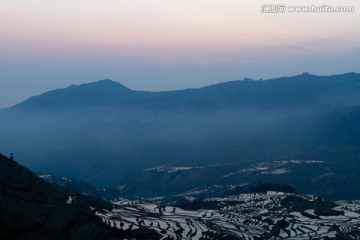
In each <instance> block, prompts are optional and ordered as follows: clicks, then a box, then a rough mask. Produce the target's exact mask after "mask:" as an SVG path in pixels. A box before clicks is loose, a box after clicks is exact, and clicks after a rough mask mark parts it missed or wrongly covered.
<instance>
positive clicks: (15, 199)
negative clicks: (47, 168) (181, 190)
mask: <svg viewBox="0 0 360 240" xmlns="http://www.w3.org/2000/svg"><path fill="white" fill-rule="evenodd" d="M111 209H112V205H111V204H110V203H108V202H105V201H103V200H100V199H96V198H91V197H88V196H85V195H82V194H79V193H76V192H72V191H69V190H66V189H64V188H62V187H59V186H57V185H55V184H51V183H47V182H45V181H43V180H42V179H40V178H38V177H37V176H36V175H35V174H34V173H32V172H30V171H29V170H27V169H26V168H24V167H22V166H21V165H19V164H17V163H16V162H15V161H13V160H10V159H8V158H6V157H4V156H3V155H1V154H0V239H37V240H42V239H44V240H48V239H79V240H80V239H84V240H88V239H125V238H129V239H132V238H134V237H135V238H136V239H148V238H147V237H148V236H150V237H151V236H154V237H157V234H156V233H154V232H152V231H151V230H144V229H143V230H141V231H134V232H132V233H130V232H128V233H127V232H125V231H117V230H114V229H112V228H110V227H108V226H106V225H105V224H104V223H103V222H102V221H101V219H100V218H99V217H98V216H96V215H95V212H96V211H100V212H103V211H104V210H111ZM142 231H145V232H142Z"/></svg>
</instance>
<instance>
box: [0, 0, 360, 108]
mask: <svg viewBox="0 0 360 240" xmlns="http://www.w3.org/2000/svg"><path fill="white" fill-rule="evenodd" d="M270 3H271V4H286V5H287V6H290V5H291V6H293V5H295V6H300V5H305V6H311V5H316V6H321V5H324V4H326V5H330V6H354V9H355V12H352V13H329V12H327V13H324V12H323V13H305V12H299V13H290V12H285V13H262V12H261V9H262V5H264V4H270ZM305 71H306V72H310V73H313V74H319V75H329V74H338V73H344V72H359V71H360V1H358V0H345V1H344V0H333V1H321V0H316V1H310V0H307V1H304V0H287V1H286V0H282V1H281V0H274V1H268V0H195V1H194V0H151V1H150V0H102V1H99V0H76V1H74V0H62V1H59V0H56V1H55V0H31V1H29V0H0V108H2V107H8V106H11V105H13V104H16V103H18V102H20V101H22V100H25V99H26V98H28V97H30V96H32V95H37V94H40V93H42V92H44V91H48V90H52V89H55V88H63V87H67V86H68V85H71V84H80V83H85V82H92V81H96V80H100V79H105V78H110V79H113V80H116V81H119V82H121V83H122V84H124V85H126V86H127V87H129V88H132V89H138V90H151V91H158V90H172V89H182V88H189V87H201V86H205V85H209V84H214V83H218V82H224V81H230V80H234V79H242V78H244V77H250V78H254V79H259V78H264V79H267V78H272V77H280V76H289V75H296V74H299V73H302V72H305Z"/></svg>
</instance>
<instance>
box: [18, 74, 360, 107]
mask: <svg viewBox="0 0 360 240" xmlns="http://www.w3.org/2000/svg"><path fill="white" fill-rule="evenodd" d="M359 94H360V74H357V73H347V74H342V75H333V76H315V75H311V74H307V73H305V74H301V75H298V76H294V77H283V78H276V79H270V80H266V81H254V80H250V79H245V80H241V81H240V80H238V81H232V82H225V83H219V84H215V85H212V86H208V87H203V88H198V89H185V90H178V91H165V92H145V91H134V90H130V89H128V88H126V87H125V86H123V85H121V84H120V83H118V82H115V81H111V80H101V81H98V82H94V83H88V84H83V85H79V86H74V85H73V86H70V87H68V88H65V89H58V90H54V91H50V92H47V93H44V94H42V95H39V96H35V97H31V98H29V99H28V100H26V101H24V102H22V103H20V104H18V105H16V106H14V108H17V109H19V108H21V109H27V108H48V109H51V108H64V107H78V106H116V107H126V108H140V109H153V110H178V111H183V110H217V109H224V108H225V109H226V108H234V107H260V108H278V107H303V106H304V105H306V106H308V105H312V104H332V103H336V104H342V103H344V102H345V103H347V104H349V103H351V104H358V103H360V101H359V99H358V98H357V96H358V95H359Z"/></svg>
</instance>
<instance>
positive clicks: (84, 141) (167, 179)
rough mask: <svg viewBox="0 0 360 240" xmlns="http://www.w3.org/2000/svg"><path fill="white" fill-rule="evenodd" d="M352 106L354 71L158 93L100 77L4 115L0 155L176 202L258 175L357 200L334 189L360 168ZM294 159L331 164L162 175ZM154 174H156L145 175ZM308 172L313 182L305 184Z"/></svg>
mask: <svg viewBox="0 0 360 240" xmlns="http://www.w3.org/2000/svg"><path fill="white" fill-rule="evenodd" d="M359 106H360V74H359V73H347V74H340V75H332V76H315V75H311V74H308V73H304V74H301V75H298V76H293V77H282V78H275V79H269V80H264V81H260V80H257V81H255V80H251V79H244V80H238V81H231V82H225V83H219V84H215V85H211V86H207V87H202V88H198V89H185V90H178V91H165V92H146V91H135V90H131V89H128V88H126V87H124V86H123V85H121V84H120V83H118V82H114V81H111V80H102V81H98V82H94V83H89V84H83V85H79V86H71V87H68V88H65V89H60V90H55V91H50V92H47V93H44V94H42V95H39V96H35V97H32V98H30V99H28V100H26V101H24V102H22V103H20V104H18V105H16V106H14V107H12V108H9V109H6V110H1V111H0V136H1V138H0V146H1V147H2V149H8V151H9V152H10V151H14V150H13V149H16V156H17V157H18V160H19V161H20V162H21V163H22V164H24V165H25V166H27V167H29V168H30V169H32V170H34V171H43V172H53V173H55V174H58V175H62V176H67V177H73V178H75V179H78V180H80V181H85V182H90V183H91V184H93V185H95V186H99V185H102V186H109V187H118V186H122V185H127V186H133V187H132V188H131V189H130V190H129V193H130V194H138V195H141V194H145V193H146V194H148V196H151V197H153V196H159V195H162V194H164V195H165V194H174V195H176V194H179V193H180V192H186V191H190V190H193V189H194V187H195V186H196V185H199V184H202V187H204V188H206V187H208V185H209V184H210V183H211V184H218V183H219V182H221V183H222V184H227V185H231V184H232V185H240V184H241V183H242V184H247V183H249V182H248V181H250V180H249V179H254V180H255V178H260V179H262V178H264V179H266V178H265V177H268V178H271V180H274V182H276V181H275V179H277V177H279V179H280V178H281V179H284V175H283V174H287V176H288V178H287V181H289V183H292V184H293V185H294V186H295V187H297V188H298V187H299V188H300V189H301V191H304V192H309V193H314V191H318V192H316V194H322V195H324V196H325V197H329V198H337V197H338V196H339V194H340V195H343V196H345V193H344V192H346V193H348V194H347V195H346V196H347V197H348V198H358V196H360V192H359V191H352V190H349V188H346V187H337V186H340V185H341V186H349V187H350V186H351V185H350V184H347V183H348V182H349V181H350V182H356V181H359V179H360V178H359V176H358V175H356V174H346V172H348V171H349V169H350V170H353V171H354V172H356V171H357V172H359V171H360V164H359V163H360V161H359V160H360V159H359V156H360V155H359V152H360V148H359V147H358V146H359V142H360V130H359V129H360V114H359V112H360V111H359ZM300 158H301V159H302V160H304V161H305V162H306V160H314V159H315V160H316V159H317V160H319V159H320V160H321V161H323V162H327V163H329V164H330V163H331V164H332V165H331V166H328V165H326V168H323V166H325V165H321V164H319V165H314V166H313V167H311V168H310V167H309V168H306V167H305V166H309V165H306V164H304V165H299V166H300V167H301V168H300V169H301V170H296V171H295V170H294V171H290V170H289V169H280V170H281V171H280V170H279V169H278V170H279V171H280V173H281V174H275V173H277V172H276V171H275V173H274V174H273V173H272V172H270V173H269V172H266V171H264V172H265V173H266V174H265V173H264V174H260V173H259V174H258V172H256V171H255V172H251V173H253V174H252V175H251V176H254V178H253V177H249V178H242V176H245V175H244V174H233V173H234V172H232V171H233V169H232V167H229V168H226V169H223V168H209V169H211V171H214V172H212V173H211V174H210V173H209V172H207V173H204V172H201V171H200V170H198V168H195V170H194V171H174V172H173V173H172V172H171V174H168V172H167V171H165V170H164V169H182V167H188V166H190V167H196V166H212V165H219V164H220V165H225V166H228V165H227V164H236V165H237V166H239V167H238V168H239V169H238V171H242V170H241V169H242V168H241V165H242V164H245V163H247V164H250V163H253V162H274V161H280V160H284V159H287V160H289V159H300ZM250 165H251V164H250ZM159 166H165V167H164V168H163V169H162V170H163V171H154V172H149V171H143V170H144V169H149V168H150V169H151V168H154V167H155V169H156V167H159ZM230 166H233V165H230ZM177 167H179V168H177ZM185 169H186V168H185ZM204 169H206V171H208V170H207V168H204ZM294 169H295V167H294ZM296 169H297V167H296ZM209 171H210V170H209ZM235 173H236V172H235ZM187 174H189V175H187ZM229 174H230V176H233V177H231V178H229V177H224V176H227V175H229ZM304 174H305V175H307V176H309V178H308V179H309V180H311V184H309V183H306V184H301V182H303V181H299V179H301V178H302V177H303V175H304ZM173 175H176V176H177V175H179V176H178V177H174V178H173ZM322 175H324V177H320V176H322ZM180 176H181V177H180ZM270 176H271V177H270ZM313 179H318V180H316V181H315V180H314V181H312V180H313ZM245 180H246V182H245ZM325 183H326V184H325ZM151 186H157V187H156V188H153V187H151ZM311 191H312V192H311Z"/></svg>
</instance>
